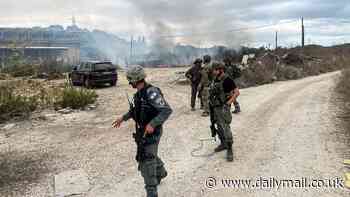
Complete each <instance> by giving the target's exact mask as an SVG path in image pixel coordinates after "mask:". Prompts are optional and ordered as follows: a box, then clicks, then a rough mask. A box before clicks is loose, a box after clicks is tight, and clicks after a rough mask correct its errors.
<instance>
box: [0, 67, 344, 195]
mask: <svg viewBox="0 0 350 197" xmlns="http://www.w3.org/2000/svg"><path fill="white" fill-rule="evenodd" d="M185 69H186V68H176V69H170V68H166V69H148V70H147V74H148V81H150V82H151V83H152V84H154V85H156V86H159V87H160V88H161V89H162V91H163V93H164V95H165V97H166V99H167V100H168V102H169V103H170V105H171V106H172V108H173V110H174V112H173V114H172V116H171V117H170V119H169V120H168V121H167V122H166V124H165V125H164V130H165V132H164V135H163V137H162V140H161V144H160V151H159V152H160V153H159V154H160V156H161V157H162V158H163V160H164V161H165V163H166V167H167V169H168V173H169V175H168V177H167V178H166V179H165V180H164V181H163V182H162V184H161V185H160V186H159V196H162V197H165V196H166V197H172V196H174V197H179V196H184V197H192V196H193V197H199V196H242V197H243V196H244V197H247V196H259V197H261V196H282V197H285V196H288V197H289V196H296V197H300V196H308V197H310V196H332V197H335V196H339V197H340V196H344V197H345V196H349V191H348V190H345V189H329V188H328V189H318V190H316V189H295V188H294V189H290V188H288V189H286V188H284V189H281V190H276V189H272V190H238V189H237V190H235V189H232V188H223V187H222V186H219V185H218V186H217V187H216V188H214V189H208V188H206V187H205V180H206V179H207V178H208V177H215V178H217V180H218V181H219V180H220V178H232V179H244V178H259V177H261V176H263V177H276V178H290V179H293V178H300V177H309V178H320V179H321V178H322V179H326V178H335V177H343V174H344V172H345V168H344V166H343V159H345V158H346V157H348V156H350V153H349V149H348V147H347V144H346V141H345V140H341V139H343V136H342V133H345V132H344V131H343V129H342V127H340V126H339V124H338V122H339V120H338V118H337V113H338V111H339V110H340V107H338V106H337V105H336V103H335V102H333V99H332V95H333V89H334V87H335V84H336V79H337V78H338V77H339V72H334V73H329V74H325V75H320V76H316V77H309V78H305V79H301V80H295V81H288V82H277V83H273V84H268V85H264V86H259V87H254V88H248V89H244V90H242V91H241V96H240V97H239V101H240V103H241V107H242V113H240V114H239V115H233V121H232V124H231V127H232V130H233V133H234V157H235V160H234V162H233V163H227V162H226V161H225V153H224V152H222V153H218V154H215V155H213V156H210V157H193V156H192V155H191V152H192V151H193V150H194V149H197V148H198V147H200V146H201V143H200V139H207V138H209V136H210V130H209V124H210V123H209V119H208V118H203V117H201V116H200V114H201V111H200V110H197V111H195V112H191V111H190V107H189V99H190V87H189V86H183V85H177V84H176V83H174V80H175V79H176V77H174V73H175V72H178V71H183V70H185ZM134 92H135V90H133V89H132V88H130V87H129V86H128V84H127V82H126V80H125V78H124V75H123V73H120V81H119V83H118V84H117V87H107V88H99V89H97V93H98V95H99V98H98V101H97V103H98V107H97V109H96V110H92V111H76V112H74V113H71V114H65V115H62V114H58V113H56V112H54V111H44V112H41V114H40V115H35V116H33V118H32V119H31V120H30V121H24V122H19V123H16V124H17V126H16V127H15V128H13V129H10V130H7V131H4V130H1V131H0V162H1V163H0V167H1V168H0V196H21V197H22V196H28V197H29V196H33V197H46V196H53V176H54V175H55V174H58V173H60V172H63V171H67V170H74V169H83V170H84V171H85V172H87V173H88V175H89V181H90V184H91V189H90V191H89V192H88V193H87V194H84V195H81V196H87V197H112V196H120V197H126V196H133V197H134V196H145V194H144V188H143V180H142V178H141V175H140V173H139V172H138V171H137V164H136V162H135V160H134V155H135V151H136V146H135V143H134V141H133V139H132V137H131V133H132V132H133V128H134V125H133V122H132V121H129V122H127V123H124V124H123V125H122V127H121V128H120V129H113V128H111V124H112V122H113V121H114V120H115V119H116V118H117V117H119V116H121V115H122V114H123V113H124V112H126V111H127V109H128V102H127V99H126V93H128V94H129V95H130V96H131V95H132V94H133V93H134ZM47 114H49V115H47ZM44 115H46V118H42V117H43V116H44ZM43 119H46V120H43ZM217 143H218V142H214V141H208V142H204V143H203V147H202V148H201V149H200V150H199V151H197V152H196V154H203V155H207V154H210V153H212V152H213V149H214V147H215V146H216V145H217Z"/></svg>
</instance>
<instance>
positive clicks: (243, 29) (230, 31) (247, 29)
mask: <svg viewBox="0 0 350 197" xmlns="http://www.w3.org/2000/svg"><path fill="white" fill-rule="evenodd" d="M297 21H299V20H297V19H296V20H292V21H286V22H280V23H276V24H269V25H261V26H255V27H244V28H236V29H229V30H226V31H213V32H205V33H198V34H178V35H161V36H160V37H162V38H177V37H193V36H205V35H210V34H215V33H232V32H241V31H249V30H256V29H264V28H268V27H273V26H276V25H283V24H290V23H295V22H297Z"/></svg>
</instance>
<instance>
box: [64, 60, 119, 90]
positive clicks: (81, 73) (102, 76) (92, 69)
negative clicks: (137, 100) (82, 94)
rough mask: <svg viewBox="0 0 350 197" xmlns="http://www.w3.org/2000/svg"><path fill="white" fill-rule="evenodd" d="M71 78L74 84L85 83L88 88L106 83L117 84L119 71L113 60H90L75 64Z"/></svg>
mask: <svg viewBox="0 0 350 197" xmlns="http://www.w3.org/2000/svg"><path fill="white" fill-rule="evenodd" d="M69 78H70V80H71V82H72V84H73V85H84V86H85V87H87V88H89V87H92V86H96V85H100V84H106V83H109V84H110V85H111V86H115V85H116V84H117V80H118V73H117V68H116V67H115V66H114V65H113V64H112V62H97V61H95V62H93V61H90V62H82V63H81V64H79V65H77V66H74V67H73V70H72V72H70V73H69Z"/></svg>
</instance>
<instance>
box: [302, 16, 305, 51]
mask: <svg viewBox="0 0 350 197" xmlns="http://www.w3.org/2000/svg"><path fill="white" fill-rule="evenodd" d="M304 46H305V27H304V17H301V47H302V48H304Z"/></svg>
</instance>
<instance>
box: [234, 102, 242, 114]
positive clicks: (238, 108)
mask: <svg viewBox="0 0 350 197" xmlns="http://www.w3.org/2000/svg"><path fill="white" fill-rule="evenodd" d="M234 106H235V110H234V111H233V112H232V113H234V114H238V113H239V112H241V106H239V103H238V102H235V103H234Z"/></svg>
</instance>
